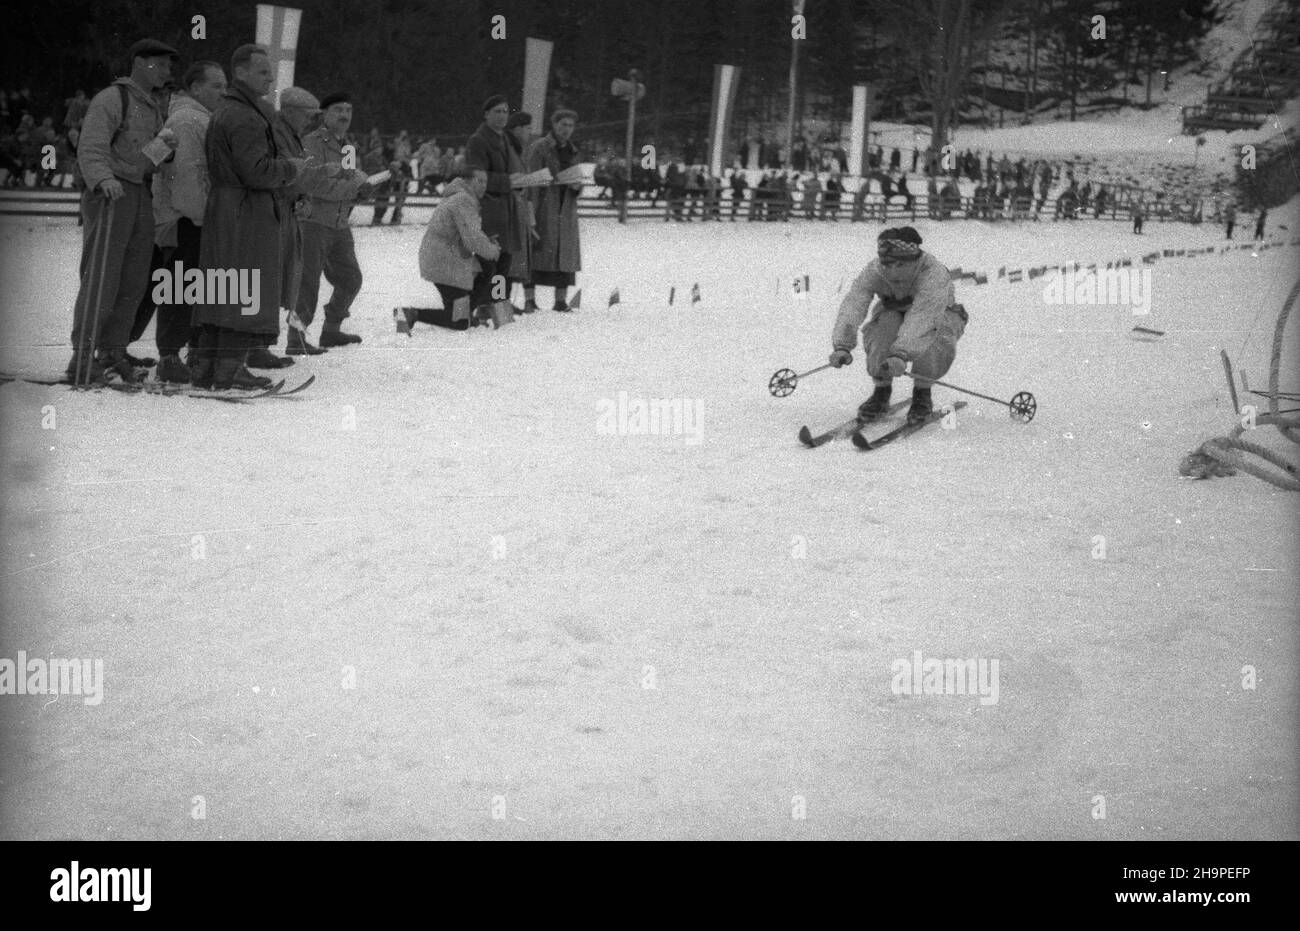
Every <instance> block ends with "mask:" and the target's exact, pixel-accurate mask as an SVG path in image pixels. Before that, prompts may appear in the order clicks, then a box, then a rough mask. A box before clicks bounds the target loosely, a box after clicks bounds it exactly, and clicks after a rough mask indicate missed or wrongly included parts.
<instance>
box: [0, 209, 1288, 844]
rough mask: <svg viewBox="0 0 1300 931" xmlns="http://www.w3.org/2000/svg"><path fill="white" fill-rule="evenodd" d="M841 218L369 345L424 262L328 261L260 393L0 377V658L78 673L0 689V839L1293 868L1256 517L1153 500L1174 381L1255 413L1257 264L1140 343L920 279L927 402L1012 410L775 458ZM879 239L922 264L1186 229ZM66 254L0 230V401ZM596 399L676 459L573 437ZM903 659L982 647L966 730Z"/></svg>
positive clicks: (1031, 296)
mask: <svg viewBox="0 0 1300 931" xmlns="http://www.w3.org/2000/svg"><path fill="white" fill-rule="evenodd" d="M1294 220H1295V212H1294V210H1291V211H1289V212H1287V214H1286V215H1285V216H1281V215H1276V216H1274V222H1275V223H1276V222H1281V223H1287V224H1289V225H1290V228H1291V229H1295V228H1296V227H1295V225H1294ZM1274 228H1275V227H1274ZM877 231H878V227H876V226H874V225H858V226H852V227H851V226H849V225H847V224H834V225H832V224H826V225H821V224H818V225H800V224H794V225H782V224H743V223H742V224H736V225H734V226H733V225H731V224H723V225H722V226H721V227H716V226H701V225H690V226H679V225H676V224H672V225H669V224H662V223H655V222H642V223H634V224H632V225H629V226H627V227H619V226H617V225H616V224H614V223H612V222H589V223H586V224H585V225H584V228H583V235H584V237H585V253H584V261H585V264H586V266H587V269H588V271H585V272H584V273H583V274H582V275H581V276H580V283H581V284H582V285H583V286H584V294H585V297H584V307H583V309H582V310H581V311H580V312H579V313H577V314H573V315H560V314H554V313H551V312H550V311H549V310H544V311H543V312H542V313H539V314H537V315H534V316H532V317H529V318H524V319H523V320H521V321H520V322H519V323H517V324H515V325H513V326H510V327H508V328H506V329H503V330H502V331H500V332H498V333H490V332H484V331H473V332H468V333H451V332H447V331H442V330H434V329H431V328H428V327H423V326H420V327H418V328H417V330H416V332H415V334H414V335H413V336H412V337H411V338H407V337H405V336H398V335H397V334H396V333H394V332H393V324H392V319H391V309H392V308H393V307H394V306H396V305H399V304H417V303H424V304H430V305H432V304H434V303H436V297H434V295H433V293H432V289H431V288H430V287H428V286H427V285H425V284H424V283H423V282H421V281H420V280H419V277H418V273H417V269H416V250H417V246H418V242H419V237H420V234H421V230H420V229H419V228H418V227H414V226H408V227H405V228H401V229H387V228H385V229H370V228H359V229H358V230H357V231H356V233H357V240H358V249H359V254H360V261H361V266H362V268H363V270H364V272H365V275H366V283H365V286H364V288H363V290H362V294H361V296H360V298H359V300H358V302H357V305H356V307H355V308H354V317H353V319H352V320H351V321H349V328H351V329H354V330H355V331H356V332H359V333H361V334H362V335H363V336H364V337H365V343H364V344H363V345H362V346H361V347H359V348H352V349H345V350H334V351H331V352H330V353H329V354H327V355H325V356H322V357H320V358H318V359H312V360H304V361H300V362H299V364H298V365H297V366H295V367H294V368H293V369H291V370H289V371H290V372H291V373H292V374H293V375H294V376H301V375H305V374H307V373H313V374H316V375H317V376H318V381H317V384H316V385H315V386H314V387H313V388H311V389H309V391H308V393H306V394H305V395H304V396H303V398H302V400H299V401H283V402H264V403H260V404H258V405H256V406H249V407H235V406H227V405H220V404H214V403H212V402H206V401H200V400H190V399H184V398H171V399H165V398H153V397H125V396H120V395H117V394H113V393H104V394H90V395H74V394H70V393H67V392H66V391H65V390H63V389H58V388H42V387H37V386H32V385H24V384H13V385H7V386H3V387H0V417H2V418H3V440H4V452H3V467H4V479H5V481H4V497H3V521H4V530H5V532H4V537H3V550H0V552H2V553H3V560H2V567H0V571H2V572H3V574H4V582H5V584H4V586H3V610H4V613H5V616H6V618H7V620H8V623H7V624H6V626H5V628H4V642H3V643H0V656H5V657H10V658H13V657H14V656H16V654H17V651H19V650H25V651H27V653H28V654H29V655H39V656H45V657H50V656H54V657H97V658H102V659H103V661H104V674H105V697H104V701H103V703H102V704H100V705H98V706H88V705H85V704H83V703H82V702H81V701H80V700H79V699H77V698H75V697H72V698H69V697H67V696H64V697H61V698H60V699H59V700H58V701H53V702H51V701H50V700H49V698H47V697H42V696H25V697H19V696H12V697H8V698H6V700H5V701H4V702H2V703H0V714H2V715H3V716H4V718H3V727H2V728H0V732H2V733H3V735H4V736H3V738H0V755H2V756H3V758H4V759H5V760H6V767H5V779H6V781H7V783H8V788H9V792H8V798H9V800H10V805H11V808H10V810H9V811H8V812H7V817H6V819H5V821H6V825H7V826H6V829H5V831H6V835H7V836H11V837H40V838H56V837H69V836H77V837H86V838H101V837H104V838H108V837H177V838H217V837H223V838H231V837H293V838H308V837H322V838H336V837H353V838H356V837H384V838H391V837H484V838H493V837H554V836H566V837H596V836H602V837H609V836H615V837H718V836H745V837H772V838H810V837H878V838H903V837H1008V838H1010V837H1081V838H1082V837H1086V838H1093V837H1097V838H1153V837H1162V838H1166V837H1181V838H1200V837H1204V838H1209V837H1214V838H1223V837H1233V838H1247V837H1278V838H1280V837H1287V838H1295V837H1296V836H1297V833H1298V832H1297V825H1296V820H1295V808H1294V805H1293V800H1294V795H1295V790H1296V771H1295V761H1296V745H1295V741H1296V737H1295V729H1294V727H1293V726H1291V725H1292V723H1293V722H1292V714H1293V711H1294V707H1295V699H1296V692H1295V688H1296V685H1295V683H1296V681H1297V671H1298V670H1297V665H1296V636H1297V635H1296V625H1295V601H1294V596H1295V567H1296V556H1297V553H1296V540H1297V537H1296V535H1295V533H1294V529H1295V517H1296V497H1295V496H1294V495H1288V494H1286V493H1284V492H1281V491H1278V490H1276V489H1274V488H1272V487H1270V486H1269V485H1266V484H1265V483H1263V482H1260V481H1258V480H1256V479H1254V478H1251V477H1247V476H1238V477H1235V478H1223V479H1216V480H1213V481H1204V482H1198V481H1191V480H1187V479H1182V478H1180V477H1179V476H1178V474H1177V464H1178V461H1179V459H1180V458H1181V457H1182V455H1183V454H1184V453H1186V452H1187V451H1189V450H1191V449H1193V448H1195V447H1196V446H1197V445H1198V444H1199V443H1200V442H1201V441H1203V440H1205V439H1207V438H1209V437H1211V436H1216V435H1221V434H1223V433H1226V432H1227V431H1228V430H1229V428H1230V427H1231V425H1232V423H1233V422H1234V412H1233V411H1232V409H1231V403H1230V401H1229V400H1228V394H1227V390H1226V387H1225V384H1224V380H1223V375H1222V371H1221V368H1220V363H1219V358H1218V354H1219V350H1220V349H1221V348H1223V347H1226V348H1227V349H1228V351H1229V353H1230V354H1231V355H1232V358H1233V360H1234V362H1235V363H1236V364H1238V365H1240V366H1243V367H1245V368H1247V369H1248V371H1249V373H1250V375H1251V380H1252V383H1262V382H1263V380H1264V374H1265V371H1266V365H1267V359H1268V352H1269V339H1270V336H1271V329H1272V325H1273V321H1274V319H1275V316H1276V313H1277V310H1278V308H1279V305H1280V302H1281V300H1282V297H1283V295H1284V294H1285V292H1286V289H1287V287H1289V285H1290V282H1291V280H1292V276H1293V274H1294V267H1295V258H1296V251H1295V249H1294V248H1278V249H1272V250H1269V251H1266V252H1262V253H1260V254H1259V255H1252V254H1251V253H1250V252H1246V251H1237V252H1232V253H1229V254H1226V255H1217V254H1216V255H1211V256H1202V257H1198V258H1196V259H1172V258H1171V259H1167V260H1162V261H1161V262H1159V263H1158V264H1156V265H1155V266H1152V267H1151V270H1152V288H1153V304H1152V307H1151V312H1150V314H1149V315H1147V316H1142V317H1136V316H1134V315H1133V313H1132V310H1131V309H1130V308H1127V307H1079V306H1049V305H1047V304H1046V303H1045V301H1044V298H1043V295H1042V282H1041V281H1040V282H1034V283H1032V284H1031V283H1023V284H1016V285H1010V284H1006V283H1001V284H990V285H988V286H984V287H979V288H976V287H971V286H969V285H963V286H960V287H959V292H958V295H959V299H960V300H962V301H963V302H964V303H965V305H966V307H967V308H968V310H969V311H970V314H971V324H970V327H969V329H968V331H967V334H966V336H965V338H964V339H963V340H962V342H961V346H960V354H959V357H958V359H957V362H956V365H955V366H954V367H953V369H952V371H951V372H950V373H949V376H948V378H949V379H950V380H951V381H952V382H954V383H956V384H959V385H964V386H969V387H972V388H974V389H976V390H979V391H982V392H986V393H990V394H993V395H997V396H1000V397H1009V396H1010V395H1011V394H1012V393H1013V392H1015V391H1019V390H1028V391H1032V392H1033V393H1034V394H1035V395H1036V396H1037V398H1038V403H1039V411H1038V416H1037V418H1036V419H1035V420H1034V421H1033V423H1031V424H1029V425H1020V424H1016V423H1013V422H1012V421H1011V420H1010V419H1009V418H1008V417H1007V415H1006V412H1005V410H1004V409H1003V408H1001V407H999V406H998V405H995V404H992V403H990V402H987V401H981V400H979V399H976V398H967V400H969V401H970V402H971V403H970V406H969V407H968V408H966V410H965V411H964V412H962V414H961V415H959V416H958V419H957V423H956V428H955V429H952V430H944V429H939V428H931V429H929V430H928V431H926V432H923V433H921V434H919V435H917V436H915V437H912V438H910V439H908V440H906V441H904V442H902V443H900V444H898V445H895V446H890V447H887V448H886V449H882V450H880V451H879V452H876V453H867V454H861V453H858V452H856V451H855V450H853V449H852V447H851V446H850V445H849V444H847V443H837V444H833V445H831V446H828V447H825V448H823V449H820V450H816V451H810V450H806V449H803V448H801V447H800V446H799V445H798V444H797V443H796V442H795V433H796V431H797V430H798V428H799V426H800V425H802V424H805V423H807V424H811V425H813V426H814V427H821V426H829V425H830V424H832V423H835V422H838V421H840V420H843V419H844V418H845V417H846V416H848V415H849V413H850V412H851V411H852V410H853V409H854V408H855V407H856V405H857V404H858V403H859V402H860V401H861V400H862V399H863V397H864V396H865V394H866V392H867V388H866V377H865V374H864V372H863V368H862V361H861V357H860V354H859V355H858V358H857V359H856V360H855V362H854V364H853V366H852V367H850V368H849V369H846V370H843V371H840V372H831V373H823V374H820V375H817V376H814V377H811V378H809V379H807V380H806V381H805V382H804V383H802V384H800V385H799V387H798V389H797V390H796V391H795V393H794V394H793V395H792V396H790V397H789V398H786V399H783V400H778V399H774V398H772V397H771V396H770V395H769V394H768V393H767V391H766V384H767V379H768V377H769V376H770V375H771V373H772V372H773V371H774V370H775V369H777V368H780V367H783V366H790V367H792V368H795V369H796V370H800V371H802V370H804V369H806V368H811V367H813V366H816V365H819V364H821V363H822V362H823V361H824V359H825V356H826V354H827V353H828V352H829V350H830V328H831V323H832V320H833V319H834V315H835V310H836V306H837V296H836V291H837V290H838V289H839V288H840V287H841V284H842V283H844V284H843V286H845V287H847V281H848V280H851V277H852V276H853V275H854V274H856V272H857V271H858V270H859V269H860V267H861V266H862V264H863V263H864V262H865V261H866V260H867V259H868V258H870V256H871V254H872V252H873V247H874V238H875V234H876V232H877ZM921 231H922V233H923V235H924V236H925V238H926V248H928V249H930V250H931V251H933V252H934V253H936V254H937V255H938V256H939V257H940V258H942V259H943V260H944V261H945V262H946V263H947V264H948V265H950V266H958V265H960V266H963V267H966V268H972V267H987V266H990V265H992V266H995V267H996V266H997V265H1001V264H1007V263H1008V262H1013V261H1014V262H1015V263H1018V264H1039V263H1055V262H1057V261H1063V260H1068V259H1077V260H1080V261H1102V262H1105V261H1107V260H1110V259H1115V258H1119V257H1122V256H1125V255H1129V256H1139V255H1142V254H1144V253H1146V252H1149V251H1151V250H1153V249H1159V248H1177V247H1188V246H1201V245H1206V244H1209V243H1212V242H1214V241H1215V239H1216V237H1217V235H1218V234H1219V231H1218V230H1214V229H1206V228H1204V227H1202V228H1197V229H1193V228H1189V227H1186V226H1173V225H1168V226H1161V225H1158V224H1153V225H1151V226H1149V227H1148V235H1145V236H1143V237H1134V236H1132V235H1131V234H1130V233H1129V232H1128V230H1127V227H1126V225H1124V224H1105V223H1101V224H1093V223H1080V224H1073V225H1067V224H1052V223H1043V224H1036V225H1024V226H1020V227H1012V226H1007V225H1001V226H990V225H983V224H977V223H961V224H950V225H941V224H933V223H931V224H922V225H921ZM1283 235H1287V236H1289V233H1284V234H1283ZM78 247H79V233H78V231H77V230H76V229H75V228H74V227H71V226H69V225H66V224H62V223H54V222H51V223H48V224H31V223H16V222H10V223H6V224H5V225H3V226H0V253H2V255H3V266H0V272H2V278H0V280H2V281H3V285H0V290H2V291H3V294H2V295H0V297H2V298H3V300H2V301H0V313H2V314H3V318H4V319H3V326H4V332H5V333H6V334H7V338H6V340H5V341H4V347H3V353H2V354H0V368H2V369H4V370H8V371H13V370H14V369H15V368H18V367H23V368H26V369H28V370H31V371H38V370H39V371H46V372H53V371H56V370H58V369H59V368H61V367H62V365H63V364H64V363H65V362H66V352H67V350H66V343H67V331H68V327H69V308H70V307H71V305H72V301H73V297H74V294H75V287H76V282H75V274H74V271H73V270H74V269H75V268H76V264H77V258H78ZM802 274H808V275H810V276H811V280H812V293H811V295H810V296H809V297H808V298H807V299H805V300H796V299H794V298H793V297H792V296H791V295H790V291H789V286H788V283H789V281H790V280H791V279H792V278H793V277H794V276H796V275H802ZM696 282H698V283H699V284H700V288H701V294H702V298H703V299H702V301H701V302H700V303H699V304H697V305H694V306H692V305H691V304H690V302H689V299H687V300H685V301H683V300H682V296H683V294H684V293H687V292H689V289H690V286H691V285H692V284H693V283H696ZM671 285H676V287H677V289H678V290H677V294H678V302H677V304H676V305H675V306H674V307H672V308H669V307H667V306H666V299H667V293H668V288H669V286H671ZM614 287H618V288H620V291H621V295H622V300H623V303H622V304H621V305H620V306H617V307H615V308H613V309H608V310H607V309H606V308H605V307H604V303H605V300H604V298H605V296H606V295H607V294H608V293H609V291H610V290H612V289H613V288H614ZM543 297H544V298H546V299H544V300H543V302H542V303H543V306H544V307H549V295H547V294H543ZM1292 323H1293V325H1292V328H1291V337H1292V338H1290V340H1289V349H1288V352H1289V353H1290V355H1289V356H1288V358H1289V359H1291V360H1294V359H1295V358H1296V356H1295V355H1294V352H1295V349H1296V340H1295V339H1294V334H1295V332H1296V327H1295V325H1294V324H1295V321H1293V322H1292ZM1135 324H1140V325H1143V326H1147V327H1150V328H1153V329H1160V330H1164V331H1166V334H1167V335H1165V336H1164V337H1163V338H1162V339H1160V340H1158V341H1155V342H1140V341H1136V340H1134V339H1132V338H1131V329H1132V327H1133V326H1134V325H1135ZM1292 371H1294V369H1292ZM1285 387H1289V388H1291V389H1294V388H1295V387H1297V386H1296V385H1295V384H1294V376H1293V377H1292V383H1291V384H1289V385H1287V386H1285ZM906 390H907V389H906V386H905V385H904V384H902V383H900V387H899V391H900V392H905V391H906ZM622 393H625V397H626V398H627V399H628V400H629V402H630V401H634V400H636V399H642V400H650V399H675V400H678V401H681V402H682V403H683V404H688V403H689V404H692V405H693V404H695V403H698V404H699V408H698V412H699V414H700V420H699V421H698V423H699V427H700V429H699V433H698V437H694V436H691V435H687V434H676V435H675V434H672V433H669V434H668V435H609V434H608V433H607V432H604V431H603V430H602V426H601V412H602V410H603V409H606V407H607V405H609V404H610V403H614V404H617V402H618V399H619V398H620V394H622ZM935 394H936V400H937V401H944V400H952V399H955V398H957V397H958V395H957V394H955V393H952V392H950V391H947V390H946V389H936V392H935ZM692 409H694V408H692ZM49 427H52V429H49ZM1262 432H1263V431H1261V433H1262ZM697 438H698V442H695V440H696V439H697ZM1259 438H1260V440H1261V441H1262V442H1266V443H1270V444H1274V439H1273V438H1272V437H1268V436H1262V435H1261V436H1260V437H1259ZM1274 445H1277V446H1278V448H1281V449H1285V447H1286V445H1287V444H1274ZM1291 449H1294V447H1292V448H1291ZM1286 451H1287V452H1290V451H1291V450H1286ZM1099 554H1101V555H1102V556H1104V558H1099ZM916 651H921V653H922V654H923V656H924V657H926V658H930V657H938V658H953V659H974V660H992V659H996V660H998V663H999V670H1000V679H999V694H998V698H997V701H996V703H990V704H982V703H981V701H980V698H979V696H976V695H943V696H940V695H925V694H920V695H916V694H896V692H895V690H894V689H893V688H892V687H891V683H892V682H893V680H894V675H895V673H894V665H893V664H894V663H895V661H899V660H901V661H905V662H910V660H911V658H912V657H913V655H914V653H915V652H916ZM1248 665H1250V666H1255V667H1256V668H1257V669H1258V670H1259V675H1260V684H1259V687H1258V688H1256V689H1254V690H1244V689H1243V688H1242V686H1241V679H1242V668H1243V667H1244V666H1248ZM986 697H987V696H986ZM1099 795H1100V796H1104V797H1105V798H1106V800H1107V801H1106V804H1107V809H1106V810H1107V816H1106V818H1105V819H1104V820H1097V819H1095V818H1094V817H1093V816H1092V815H1091V812H1092V811H1093V810H1094V808H1095V805H1096V803H1095V801H1094V798H1095V797H1096V796H1099ZM195 796H203V797H204V799H205V804H206V817H205V818H204V819H202V820H197V819H195V818H193V817H191V809H192V806H193V802H192V800H193V798H194V797H195ZM801 805H802V806H803V808H802V809H801V807H800V806H801ZM494 806H495V807H494ZM801 811H806V817H799V813H800V812H801ZM494 814H495V815H497V816H498V817H494ZM792 815H793V816H792Z"/></svg>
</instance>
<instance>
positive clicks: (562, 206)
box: [524, 110, 582, 311]
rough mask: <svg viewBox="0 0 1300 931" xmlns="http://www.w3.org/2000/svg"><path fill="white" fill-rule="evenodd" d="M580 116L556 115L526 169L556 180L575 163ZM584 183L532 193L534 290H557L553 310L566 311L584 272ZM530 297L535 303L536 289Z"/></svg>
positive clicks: (526, 158) (531, 149) (561, 112)
mask: <svg viewBox="0 0 1300 931" xmlns="http://www.w3.org/2000/svg"><path fill="white" fill-rule="evenodd" d="M577 122H578V114H576V113H574V112H573V111H572V110H556V111H555V113H554V115H552V116H551V131H550V132H548V133H547V134H546V135H545V136H542V137H541V138H540V139H538V140H537V141H536V142H534V143H533V144H532V145H530V146H529V147H528V151H527V153H526V154H525V156H524V165H525V167H526V168H527V170H528V171H530V172H532V171H538V170H540V169H542V168H549V169H550V170H551V174H553V175H558V174H559V173H560V172H561V171H563V170H564V169H566V168H571V167H572V166H573V165H575V164H577V161H578V150H577V147H576V146H574V144H573V142H572V141H571V139H572V136H573V129H574V127H575V126H576V125H577ZM581 191H582V184H581V182H576V183H573V184H552V185H549V186H547V187H539V188H533V191H532V194H533V209H534V211H535V213H536V218H537V234H538V237H539V239H538V242H537V244H536V245H535V247H534V248H533V257H532V265H533V276H532V284H533V285H542V286H544V287H551V288H554V289H555V310H559V311H567V310H569V305H568V303H567V302H566V298H567V296H568V290H569V288H571V287H572V286H573V283H574V277H575V275H574V273H575V272H578V271H581V270H582V245H581V243H580V242H579V239H578V194H579V193H580V192H581ZM526 294H527V297H528V299H529V300H532V299H533V291H532V288H529V289H527V292H526Z"/></svg>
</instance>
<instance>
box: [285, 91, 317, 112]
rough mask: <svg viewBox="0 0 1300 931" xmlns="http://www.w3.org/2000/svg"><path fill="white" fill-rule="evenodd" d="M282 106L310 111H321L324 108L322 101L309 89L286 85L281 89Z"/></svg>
mask: <svg viewBox="0 0 1300 931" xmlns="http://www.w3.org/2000/svg"><path fill="white" fill-rule="evenodd" d="M280 107H281V108H282V109H283V108H284V107H297V108H298V109H299V110H306V111H307V112H308V113H319V112H320V111H321V110H322V109H323V108H322V107H321V105H320V101H318V100H317V99H316V97H315V96H314V95H313V94H311V93H310V92H309V91H305V90H303V89H302V88H301V87H286V88H285V89H284V90H282V91H280Z"/></svg>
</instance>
